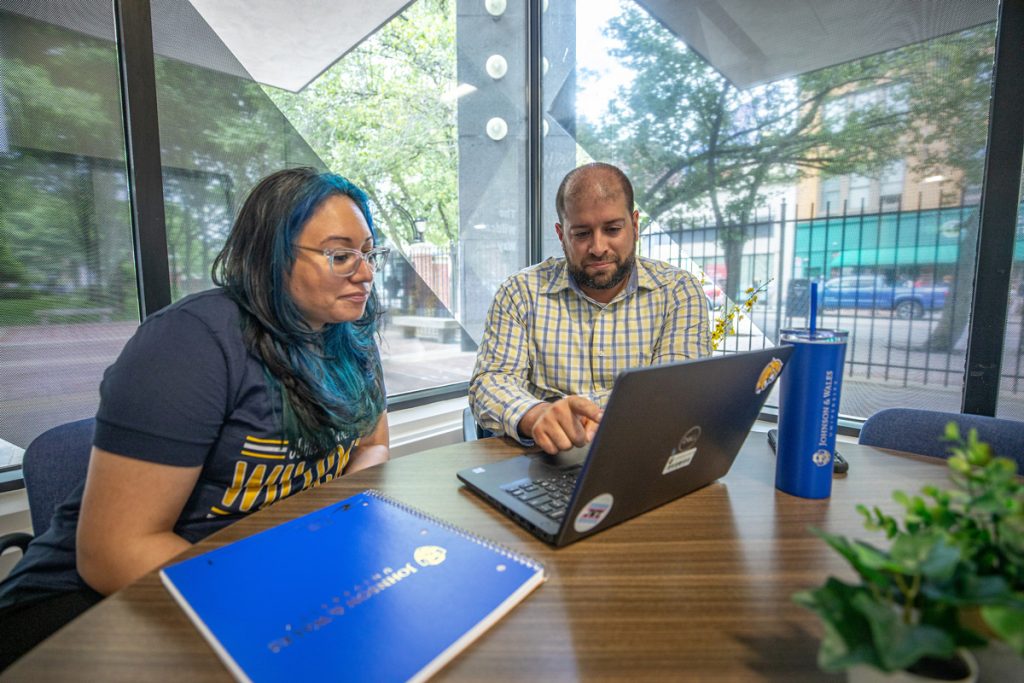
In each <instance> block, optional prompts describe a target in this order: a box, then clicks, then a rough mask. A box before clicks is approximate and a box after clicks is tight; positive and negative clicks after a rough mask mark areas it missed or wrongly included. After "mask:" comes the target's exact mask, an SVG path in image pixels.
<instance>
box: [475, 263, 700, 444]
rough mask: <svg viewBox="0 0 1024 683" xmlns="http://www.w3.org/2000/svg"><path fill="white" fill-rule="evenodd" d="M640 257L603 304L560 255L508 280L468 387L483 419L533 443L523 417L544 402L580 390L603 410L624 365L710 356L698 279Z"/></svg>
mask: <svg viewBox="0 0 1024 683" xmlns="http://www.w3.org/2000/svg"><path fill="white" fill-rule="evenodd" d="M636 265H637V267H636V268H634V269H633V273H632V275H631V276H630V280H629V282H628V283H627V285H626V287H624V288H623V290H622V291H621V292H619V294H618V295H617V296H616V297H615V298H614V299H612V300H611V301H610V302H609V303H608V304H605V305H602V304H600V303H597V302H596V301H594V300H592V299H590V298H589V297H587V296H586V295H585V294H583V292H582V291H580V289H579V287H578V286H577V285H576V283H575V281H573V280H572V278H571V277H569V274H568V271H567V269H566V265H565V259H564V258H549V259H547V260H545V261H543V262H542V263H539V264H537V265H535V266H531V267H529V268H526V269H525V270H521V271H520V272H518V273H516V274H515V275H513V276H512V277H510V278H509V279H508V280H506V281H505V282H504V283H502V285H501V287H499V288H498V292H497V294H495V296H494V301H493V303H492V304H491V309H490V311H489V312H488V314H487V324H486V327H485V328H484V337H483V340H482V341H481V343H480V350H479V351H478V352H477V357H476V367H475V368H474V370H473V378H472V379H471V380H470V385H469V402H470V405H471V406H473V413H474V415H475V416H476V420H477V422H478V423H479V424H480V426H482V427H483V428H484V429H489V430H491V431H493V432H495V433H504V434H508V435H509V436H512V437H513V438H515V439H517V440H519V441H520V442H522V443H525V444H530V442H529V441H526V440H523V439H522V438H521V437H520V436H519V433H518V425H519V420H521V419H522V417H523V415H525V414H526V412H527V411H528V410H530V408H532V407H533V406H535V405H537V404H538V403H540V402H543V401H553V400H557V399H559V398H562V397H564V396H569V395H581V396H586V397H587V398H589V399H590V400H592V401H594V402H595V403H596V404H598V405H599V406H601V407H602V408H603V407H604V406H605V403H606V402H607V400H608V395H609V393H610V392H611V387H612V384H613V383H614V382H615V377H616V375H618V374H619V373H620V372H622V371H623V370H626V369H628V368H635V367H642V366H647V365H655V364H657V363H665V362H669V361H677V360H685V359H688V358H698V357H700V356H706V355H710V353H711V329H710V322H709V316H708V302H707V299H706V298H705V297H704V292H703V290H702V289H701V287H700V283H698V281H697V279H696V278H695V277H694V276H693V275H691V274H690V273H688V272H686V271H683V270H679V269H678V268H675V267H673V266H670V265H668V264H667V263H664V262H661V261H654V260H651V259H646V258H642V257H637V259H636Z"/></svg>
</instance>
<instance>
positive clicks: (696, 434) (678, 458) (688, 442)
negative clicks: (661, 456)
mask: <svg viewBox="0 0 1024 683" xmlns="http://www.w3.org/2000/svg"><path fill="white" fill-rule="evenodd" d="M700 434H701V430H700V426H699V425H694V426H693V427H690V428H689V429H688V430H686V433H685V434H683V436H682V438H680V439H679V443H678V444H676V447H675V448H673V449H672V453H671V454H669V456H668V460H667V461H665V468H664V469H663V470H662V471H661V473H662V474H668V473H669V472H675V471H676V470H678V469H682V468H684V467H686V466H687V465H689V464H690V463H691V462H693V457H694V456H695V455H697V440H698V439H700Z"/></svg>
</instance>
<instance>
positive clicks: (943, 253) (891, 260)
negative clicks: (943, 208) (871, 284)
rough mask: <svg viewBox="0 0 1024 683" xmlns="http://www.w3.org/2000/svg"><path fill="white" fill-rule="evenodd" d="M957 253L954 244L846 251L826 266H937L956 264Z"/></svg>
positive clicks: (833, 258)
mask: <svg viewBox="0 0 1024 683" xmlns="http://www.w3.org/2000/svg"><path fill="white" fill-rule="evenodd" d="M959 252H960V247H959V245H956V244H940V245H935V244H928V245H920V246H917V247H882V248H881V249H848V250H846V251H841V252H839V253H838V254H836V255H834V256H833V257H832V259H831V260H830V261H829V264H828V265H829V267H830V268H844V267H846V268H851V267H854V268H856V267H869V266H871V267H886V266H908V265H930V264H934V265H938V264H940V263H956V257H957V255H958V254H959Z"/></svg>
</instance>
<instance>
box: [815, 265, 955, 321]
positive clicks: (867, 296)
mask: <svg viewBox="0 0 1024 683" xmlns="http://www.w3.org/2000/svg"><path fill="white" fill-rule="evenodd" d="M947 292H948V287H946V285H914V284H909V283H908V284H896V283H890V282H886V280H885V278H884V277H882V276H880V275H855V276H844V277H837V278H832V279H831V280H828V281H827V282H825V285H824V286H823V287H822V288H821V290H820V291H819V293H818V305H819V306H821V307H822V308H826V309H836V308H869V309H872V310H875V309H880V310H886V311H893V312H894V313H895V314H896V317H897V318H902V319H904V320H909V319H911V318H920V317H922V316H924V314H925V312H926V311H934V310H938V309H941V308H942V306H943V304H945V302H946V294H947Z"/></svg>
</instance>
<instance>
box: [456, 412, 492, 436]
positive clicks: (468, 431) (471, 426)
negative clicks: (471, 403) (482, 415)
mask: <svg viewBox="0 0 1024 683" xmlns="http://www.w3.org/2000/svg"><path fill="white" fill-rule="evenodd" d="M489 436H494V432H491V431H488V430H486V429H484V428H483V427H481V426H480V425H478V424H477V423H476V418H475V417H473V409H472V408H466V409H465V410H463V411H462V440H463V441H476V440H477V439H486V438H487V437H489Z"/></svg>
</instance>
